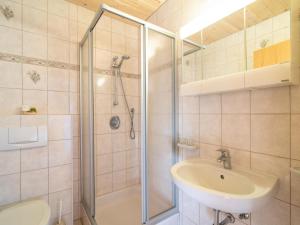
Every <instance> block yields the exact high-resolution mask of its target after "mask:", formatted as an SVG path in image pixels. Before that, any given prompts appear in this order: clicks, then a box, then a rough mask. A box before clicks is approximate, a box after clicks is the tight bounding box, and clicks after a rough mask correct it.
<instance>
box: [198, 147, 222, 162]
mask: <svg viewBox="0 0 300 225" xmlns="http://www.w3.org/2000/svg"><path fill="white" fill-rule="evenodd" d="M220 148H221V146H220V145H211V144H204V143H200V157H201V158H202V159H206V160H210V161H212V162H214V163H217V158H218V157H219V156H220V153H219V152H217V150H218V149H220Z"/></svg>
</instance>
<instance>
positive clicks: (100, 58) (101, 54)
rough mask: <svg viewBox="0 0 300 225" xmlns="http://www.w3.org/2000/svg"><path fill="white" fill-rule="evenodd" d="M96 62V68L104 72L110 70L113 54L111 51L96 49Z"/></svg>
mask: <svg viewBox="0 0 300 225" xmlns="http://www.w3.org/2000/svg"><path fill="white" fill-rule="evenodd" d="M95 54H96V61H95V64H94V65H95V67H96V68H99V69H103V70H109V69H110V68H111V59H112V54H111V52H110V51H107V50H101V49H97V48H96V49H95Z"/></svg>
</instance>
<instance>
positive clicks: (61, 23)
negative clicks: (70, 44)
mask: <svg viewBox="0 0 300 225" xmlns="http://www.w3.org/2000/svg"><path fill="white" fill-rule="evenodd" d="M48 35H49V36H51V37H55V38H59V39H62V40H68V37H69V21H68V19H66V18H63V17H61V16H56V15H53V14H50V13H49V14H48Z"/></svg>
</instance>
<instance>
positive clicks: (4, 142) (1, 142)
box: [0, 126, 48, 151]
mask: <svg viewBox="0 0 300 225" xmlns="http://www.w3.org/2000/svg"><path fill="white" fill-rule="evenodd" d="M47 143H48V133H47V127H46V126H39V127H11V128H0V151H8V150H16V149H28V148H37V147H43V146H46V145H47Z"/></svg>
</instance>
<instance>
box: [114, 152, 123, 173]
mask: <svg viewBox="0 0 300 225" xmlns="http://www.w3.org/2000/svg"><path fill="white" fill-rule="evenodd" d="M125 168H126V152H115V153H113V171H119V170H124V169H125Z"/></svg>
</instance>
